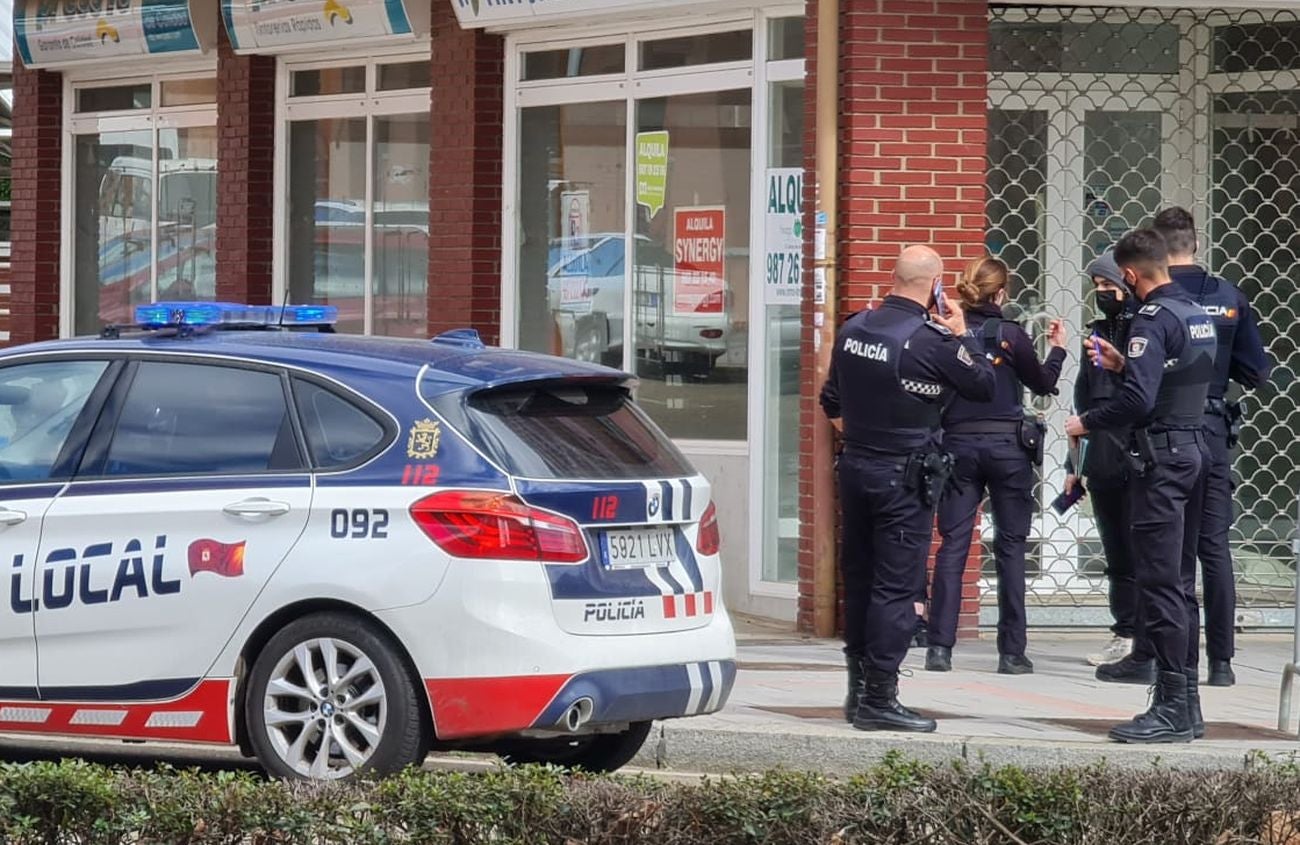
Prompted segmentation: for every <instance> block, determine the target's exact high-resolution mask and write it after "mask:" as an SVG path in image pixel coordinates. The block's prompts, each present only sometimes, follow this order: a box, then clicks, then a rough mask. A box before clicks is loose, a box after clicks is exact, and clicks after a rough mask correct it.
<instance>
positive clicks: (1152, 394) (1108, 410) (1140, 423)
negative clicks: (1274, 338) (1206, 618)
mask: <svg viewBox="0 0 1300 845" xmlns="http://www.w3.org/2000/svg"><path fill="white" fill-rule="evenodd" d="M1115 262H1116V263H1117V264H1118V265H1119V266H1120V268H1121V270H1123V273H1124V281H1125V284H1126V285H1127V286H1128V287H1129V288H1130V289H1131V290H1132V291H1133V292H1134V293H1135V294H1136V295H1137V298H1138V300H1139V301H1140V302H1141V305H1140V306H1139V308H1138V312H1137V316H1136V317H1135V318H1134V320H1133V324H1132V327H1131V329H1130V332H1129V337H1128V342H1127V345H1126V350H1125V354H1124V356H1123V357H1122V358H1121V357H1120V356H1119V355H1118V354H1117V353H1116V350H1115V349H1114V347H1112V346H1110V345H1109V344H1106V343H1104V342H1101V341H1096V340H1092V341H1089V342H1088V345H1089V346H1090V348H1092V349H1093V350H1095V351H1097V352H1100V353H1101V354H1102V356H1103V361H1104V363H1105V365H1106V366H1107V368H1108V369H1116V370H1122V371H1123V373H1124V381H1123V383H1122V384H1121V386H1120V390H1119V392H1118V393H1117V394H1115V395H1114V396H1112V397H1111V398H1109V399H1106V400H1105V401H1103V402H1102V403H1101V404H1099V405H1097V406H1095V407H1093V408H1091V409H1089V410H1088V411H1086V412H1084V413H1083V414H1082V415H1080V416H1074V417H1070V419H1069V420H1067V421H1066V429H1065V430H1066V433H1067V434H1069V435H1070V436H1071V437H1081V436H1083V435H1085V434H1088V433H1089V432H1090V431H1106V430H1110V429H1116V428H1123V427H1125V426H1132V428H1133V442H1132V446H1131V453H1130V454H1131V457H1132V466H1133V470H1134V471H1133V477H1132V489H1131V491H1130V492H1131V498H1130V513H1129V524H1130V531H1131V537H1132V543H1133V545H1132V551H1133V555H1134V570H1135V573H1136V575H1137V581H1138V589H1139V594H1140V597H1141V598H1140V610H1141V615H1140V618H1141V620H1142V623H1141V624H1142V625H1143V626H1144V633H1145V636H1146V639H1147V641H1148V642H1150V644H1151V648H1152V651H1153V652H1154V653H1155V660H1156V668H1157V669H1158V670H1159V672H1158V675H1157V677H1156V689H1155V696H1154V697H1153V699H1152V704H1151V707H1150V709H1148V710H1147V711H1146V712H1145V713H1141V714H1139V715H1138V716H1135V717H1134V718H1133V719H1132V720H1131V721H1129V722H1125V723H1123V724H1120V725H1116V726H1115V727H1114V728H1112V729H1111V731H1110V737H1111V739H1114V740H1117V741H1119V742H1138V743H1147V742H1189V741H1191V739H1192V737H1193V736H1194V735H1197V734H1199V733H1201V732H1204V723H1203V722H1202V720H1201V716H1200V697H1199V695H1198V690H1197V685H1196V677H1197V676H1196V659H1197V654H1198V652H1199V648H1198V640H1199V615H1200V614H1199V608H1198V607H1197V604H1196V538H1197V534H1198V530H1199V523H1200V514H1201V504H1202V502H1203V500H1204V495H1205V474H1204V472H1203V467H1204V466H1205V465H1206V464H1208V462H1209V460H1210V458H1209V454H1208V447H1207V445H1206V441H1205V435H1204V433H1203V432H1202V430H1201V415H1202V413H1203V412H1204V408H1205V397H1206V394H1207V393H1208V391H1209V386H1210V381H1211V380H1212V379H1213V378H1214V359H1215V351H1216V347H1217V339H1216V334H1215V328H1214V321H1213V319H1212V318H1211V317H1210V316H1209V315H1207V314H1206V313H1205V312H1204V311H1202V310H1201V308H1200V306H1198V305H1197V304H1196V303H1195V302H1193V301H1192V298H1191V296H1190V295H1189V294H1188V293H1187V292H1186V291H1185V290H1183V288H1181V287H1179V286H1178V285H1176V284H1174V283H1173V280H1172V279H1171V278H1170V275H1169V252H1168V249H1167V247H1166V245H1165V241H1164V238H1163V237H1161V236H1160V234H1159V233H1158V232H1156V231H1154V230H1152V229H1138V230H1137V231H1134V232H1130V233H1128V234H1127V235H1125V236H1124V237H1123V238H1121V239H1120V242H1119V243H1118V244H1116V246H1115Z"/></svg>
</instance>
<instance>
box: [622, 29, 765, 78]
mask: <svg viewBox="0 0 1300 845" xmlns="http://www.w3.org/2000/svg"><path fill="white" fill-rule="evenodd" d="M640 52H641V70H665V69H667V68H674V67H689V66H691V65H704V64H711V63H713V62H744V61H749V59H751V58H752V57H753V55H754V34H753V32H751V31H750V30H748V29H740V30H735V31H734V32H710V33H707V34H705V35H682V36H678V37H676V38H660V39H657V40H655V41H643V42H641V44H640Z"/></svg>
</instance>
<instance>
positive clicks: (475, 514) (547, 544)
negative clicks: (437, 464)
mask: <svg viewBox="0 0 1300 845" xmlns="http://www.w3.org/2000/svg"><path fill="white" fill-rule="evenodd" d="M411 517H412V518H413V519H414V520H415V522H416V524H417V525H419V526H420V528H421V529H422V530H423V531H424V533H425V534H427V535H429V539H430V540H433V542H435V543H437V544H438V547H439V548H440V549H442V550H443V551H445V552H446V553H447V554H449V555H453V556H455V557H464V558H490V559H494V560H535V561H543V562H545V563H580V562H582V561H584V560H586V559H587V542H586V541H585V540H584V539H583V537H582V529H580V528H579V527H578V525H577V523H575V522H573V521H572V520H569V519H565V518H564V517H562V516H556V515H555V514H552V513H547V512H546V511H540V510H537V509H536V508H530V507H528V506H527V505H525V504H524V503H523V502H521V501H519V500H518V499H516V498H515V497H514V496H511V495H510V494H509V493H493V492H488V491H483V490H444V491H443V492H441V493H434V494H433V495H432V496H426V497H425V498H423V499H421V500H420V501H418V502H416V503H415V504H414V505H411Z"/></svg>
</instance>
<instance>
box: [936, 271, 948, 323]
mask: <svg viewBox="0 0 1300 845" xmlns="http://www.w3.org/2000/svg"><path fill="white" fill-rule="evenodd" d="M934 310H935V311H937V312H939V316H940V317H947V316H948V300H946V299H944V296H943V279H935V280H934Z"/></svg>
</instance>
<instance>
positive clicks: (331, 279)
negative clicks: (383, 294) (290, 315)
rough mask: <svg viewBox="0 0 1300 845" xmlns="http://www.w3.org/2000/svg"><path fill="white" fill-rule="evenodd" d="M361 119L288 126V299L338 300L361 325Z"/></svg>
mask: <svg viewBox="0 0 1300 845" xmlns="http://www.w3.org/2000/svg"><path fill="white" fill-rule="evenodd" d="M365 201H366V121H365V118H343V119H339V118H326V119H321V120H306V121H297V122H294V123H291V124H289V198H288V226H289V254H288V268H287V269H288V278H289V298H290V300H292V301H293V302H294V303H313V304H315V303H319V304H326V303H328V304H330V305H335V306H338V309H339V322H338V330H339V331H341V332H356V333H360V332H362V331H364V329H365V293H364V291H365V229H366V223H365V220H366V210H365Z"/></svg>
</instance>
